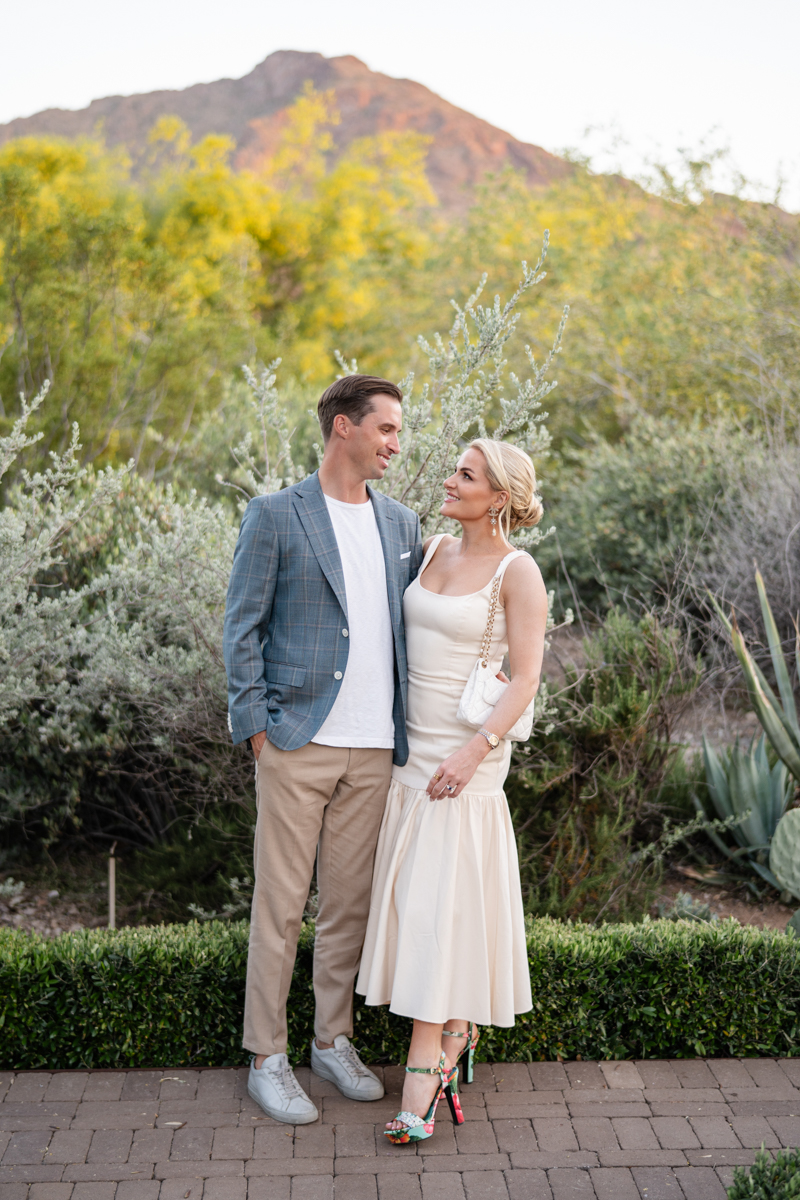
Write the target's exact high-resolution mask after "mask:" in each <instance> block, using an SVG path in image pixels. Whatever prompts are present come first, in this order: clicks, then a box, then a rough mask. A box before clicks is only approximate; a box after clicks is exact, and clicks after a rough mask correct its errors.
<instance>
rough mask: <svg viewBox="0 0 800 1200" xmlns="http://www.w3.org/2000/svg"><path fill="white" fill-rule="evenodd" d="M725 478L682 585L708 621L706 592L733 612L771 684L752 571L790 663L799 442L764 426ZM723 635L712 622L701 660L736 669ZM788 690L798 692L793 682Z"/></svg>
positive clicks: (799, 572) (799, 589) (797, 581)
mask: <svg viewBox="0 0 800 1200" xmlns="http://www.w3.org/2000/svg"><path fill="white" fill-rule="evenodd" d="M727 473H728V479H727V484H726V501H725V504H724V508H723V509H722V510H721V511H720V515H719V519H717V520H714V521H711V522H709V526H708V531H707V534H706V538H705V543H704V546H703V553H702V555H700V556H698V558H697V560H696V561H695V562H693V563H691V565H689V564H687V571H686V576H687V582H688V585H689V588H690V589H691V593H692V596H693V597H694V599H695V602H696V605H697V607H698V609H700V610H701V611H704V612H705V613H708V614H709V615H710V616H711V614H710V610H709V607H708V605H707V597H706V591H710V592H712V593H713V594H714V595H715V596H716V597H717V599H718V600H719V602H720V603H721V604H722V605H723V606H724V608H725V610H726V612H729V611H730V608H731V607H732V608H733V609H734V610H735V612H736V617H737V621H738V623H739V625H740V627H741V628H742V631H743V633H744V634H745V635H746V637H747V640H748V644H749V645H750V646H751V648H752V649H753V652H754V656H755V657H756V659H757V661H758V662H759V665H760V666H761V667H762V669H764V670H765V671H766V672H767V673H768V675H769V676H770V677H772V674H771V667H770V663H769V652H768V648H767V646H766V643H765V641H764V638H763V622H762V616H761V605H760V602H759V598H758V587H757V584H756V578H755V573H754V570H753V567H754V564H755V565H756V566H757V567H758V568H759V570H760V571H761V575H762V577H763V580H764V586H765V590H766V593H767V595H768V596H769V598H770V604H771V606H772V611H773V614H774V617H775V622H776V625H777V628H778V633H779V636H780V639H781V641H782V643H783V645H784V648H785V651H786V654H787V656H788V657H789V658H790V659H791V658H792V657H793V650H794V641H795V627H794V618H795V617H796V616H797V612H798V606H800V436H798V434H797V432H796V431H793V430H792V429H791V428H790V427H788V426H787V425H786V424H783V423H775V422H773V423H765V425H764V426H763V434H762V436H760V437H758V438H751V439H749V440H748V441H747V442H746V443H743V444H742V446H741V453H740V454H739V455H738V456H737V458H736V460H735V461H731V462H730V464H729V467H728V472H727ZM720 632H721V630H720V626H719V624H718V623H717V621H716V620H714V619H713V618H712V621H711V623H710V626H709V627H707V634H708V637H707V643H706V653H707V655H708V657H709V660H710V662H713V663H716V664H719V665H720V666H722V667H723V668H725V667H731V668H734V663H735V661H736V660H735V658H734V657H733V654H732V652H731V650H730V642H729V639H728V638H727V636H722V637H720V636H719V635H720ZM734 670H735V668H734ZM735 673H736V674H738V671H735ZM793 682H794V685H795V688H796V687H797V683H798V680H797V678H796V677H795V678H794V681H793Z"/></svg>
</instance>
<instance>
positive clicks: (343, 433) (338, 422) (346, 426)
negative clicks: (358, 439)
mask: <svg viewBox="0 0 800 1200" xmlns="http://www.w3.org/2000/svg"><path fill="white" fill-rule="evenodd" d="M331 432H332V433H337V434H338V435H339V437H341V438H346V437H347V436H348V435H349V433H350V422H349V421H348V419H347V417H346V416H345V415H344V413H337V414H336V416H335V417H334V418H333V428H332V430H331Z"/></svg>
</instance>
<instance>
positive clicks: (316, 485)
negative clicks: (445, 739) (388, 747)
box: [223, 472, 422, 766]
mask: <svg viewBox="0 0 800 1200" xmlns="http://www.w3.org/2000/svg"><path fill="white" fill-rule="evenodd" d="M367 490H368V492H369V495H370V499H371V500H372V503H373V506H374V510H375V519H376V521H377V525H378V531H379V533H380V538H381V543H382V545H383V557H384V560H385V562H386V589H387V592H388V596H389V612H390V614H391V618H392V629H393V631H394V710H393V716H394V729H395V735H394V736H395V740H394V747H395V749H394V761H395V762H396V763H397V764H398V765H400V766H402V765H403V763H405V762H406V760H407V758H408V741H407V739H406V696H407V690H408V670H407V664H406V643H405V635H404V630H403V593H404V592H405V590H406V588H407V587H408V585H409V584H410V583H411V581H412V579H414V578H415V576H416V574H417V572H418V571H419V568H420V564H421V562H422V537H421V534H420V526H419V518H418V517H417V515H416V514H415V513H413V512H412V511H411V509H409V508H406V507H405V505H403V504H398V503H397V501H396V500H390V499H389V498H388V496H384V495H382V494H381V493H380V492H374V491H373V490H372V489H371V488H368V489H367ZM346 629H347V597H346V596H345V591H344V575H343V573H342V561H341V558H340V557H339V548H338V546H337V545H336V538H335V536H334V532H333V526H332V525H331V520H330V517H329V515H328V508H327V505H326V504H325V497H324V496H323V494H322V488H321V487H320V482H319V476H318V475H317V473H316V472H315V473H314V474H313V475H309V477H308V478H307V479H304V480H303V482H302V483H296V484H294V485H293V486H292V487H288V488H285V489H284V490H283V491H280V492H275V493H274V494H273V495H271V496H257V497H256V498H255V499H253V500H251V501H250V503H249V504H248V506H247V508H246V509H245V512H244V516H243V517H242V524H241V528H240V530H239V539H238V541H237V543H236V550H235V553H234V556H233V569H232V571H231V579H230V584H229V585H228V599H227V603H226V606H225V628H224V634H223V649H224V653H225V668H226V670H227V672H228V712H229V723H230V728H231V732H232V733H233V740H234V742H242V741H244V740H245V739H246V738H249V737H252V735H253V734H254V733H260V732H262V730H266V734H267V737H268V738H269V740H270V741H271V742H272V743H273V745H275V746H277V747H278V748H279V749H281V750H298V749H299V748H300V747H301V746H305V745H306V743H307V742H310V741H311V739H312V738H313V737H314V735H315V734H316V733H317V732H318V731H319V729H320V728H321V726H322V723H323V722H324V720H325V718H326V717H327V715H328V713H329V712H330V710H331V708H332V707H333V702H334V700H335V699H336V697H337V695H338V694H339V688H340V687H341V683H342V677H343V676H344V672H345V668H346V666H347V655H348V650H349V639H348V637H347V636H346V635H345V633H344V631H345V630H346ZM337 676H338V678H337ZM353 732H354V734H357V733H358V731H357V730H354V731H353Z"/></svg>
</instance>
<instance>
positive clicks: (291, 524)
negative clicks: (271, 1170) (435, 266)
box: [224, 375, 422, 1125]
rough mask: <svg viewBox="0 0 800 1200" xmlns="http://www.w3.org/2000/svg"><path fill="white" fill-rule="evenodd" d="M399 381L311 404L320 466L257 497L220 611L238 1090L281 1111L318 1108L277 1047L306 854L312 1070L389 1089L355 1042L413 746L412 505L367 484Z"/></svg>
mask: <svg viewBox="0 0 800 1200" xmlns="http://www.w3.org/2000/svg"><path fill="white" fill-rule="evenodd" d="M402 398H403V396H402V392H401V391H400V389H399V388H398V387H396V386H395V385H394V384H392V383H388V382H387V381H386V380H385V379H376V378H374V377H373V376H370V375H349V376H346V377H345V378H344V379H339V380H337V382H336V383H334V384H332V385H331V386H330V387H329V388H328V389H327V391H325V392H324V393H323V395H322V397H321V399H320V401H319V406H318V414H319V421H320V426H321V428H322V436H323V440H324V443H325V451H324V455H323V459H322V463H321V465H320V468H319V471H317V472H315V473H314V474H313V475H311V476H309V478H308V479H305V480H304V481H303V482H302V483H298V484H294V485H293V486H292V487H288V488H286V489H284V490H283V491H281V492H277V493H275V494H274V495H272V496H259V497H257V498H256V499H254V500H251V501H250V503H249V504H248V506H247V509H246V510H245V514H244V517H243V518H242V525H241V529H240V532H239V540H238V542H237V545H236V552H235V554H234V559H233V570H232V573H231V580H230V585H229V588H228V600H227V606H226V612H225V633H224V649H225V665H226V668H227V672H228V695H229V713H230V723H231V729H232V732H233V740H234V742H242V741H245V740H246V739H249V740H250V744H251V746H252V749H253V754H254V755H255V760H256V805H257V809H258V817H257V822H256V834H255V849H254V863H255V888H254V892H253V908H252V917H251V925H250V946H249V953H248V963H247V990H246V996H245V1013H244V1039H243V1043H244V1046H245V1047H246V1048H247V1049H248V1050H251V1051H252V1052H253V1054H254V1056H255V1057H254V1058H253V1060H252V1061H251V1064H250V1077H249V1081H248V1091H249V1093H250V1095H251V1096H252V1097H253V1099H254V1100H256V1101H257V1102H258V1103H259V1104H260V1105H261V1107H262V1108H263V1109H264V1111H265V1112H266V1113H267V1114H268V1115H269V1116H271V1117H273V1118H274V1119H275V1120H278V1121H285V1122H287V1123H289V1124H293V1125H294V1124H305V1123H307V1122H310V1121H314V1120H316V1119H317V1115H318V1114H317V1110H316V1108H315V1106H314V1104H313V1103H312V1101H311V1100H310V1099H309V1098H308V1096H307V1095H306V1094H305V1092H304V1091H303V1090H302V1088H301V1087H300V1085H299V1084H298V1082H297V1080H296V1079H295V1077H294V1074H293V1072H292V1069H291V1067H290V1065H289V1060H288V1058H287V1056H286V1045H287V1022H286V1000H287V996H288V993H289V985H290V983H291V980H292V971H293V969H294V961H295V953H296V948H297V937H298V933H299V930H300V925H301V922H302V916H303V909H304V906H305V902H306V898H307V895H308V889H309V885H310V883H311V876H312V872H313V869H314V860H315V858H316V862H317V883H318V886H319V915H318V918H317V927H316V928H317V933H316V944H315V948H314V996H315V1003H316V1013H315V1026H314V1028H315V1034H316V1037H315V1038H314V1039H313V1040H312V1043H311V1067H312V1070H313V1071H314V1072H315V1073H316V1074H317V1075H320V1076H322V1078H324V1079H329V1080H331V1081H332V1082H333V1083H335V1084H336V1085H337V1087H338V1088H339V1089H340V1091H341V1092H342V1093H343V1094H344V1095H345V1096H348V1097H349V1098H350V1099H355V1100H377V1099H380V1097H381V1096H382V1095H383V1087H382V1085H381V1083H380V1081H379V1080H378V1079H377V1078H376V1076H375V1075H374V1074H373V1073H372V1072H371V1071H369V1070H367V1068H366V1067H365V1066H364V1064H363V1063H362V1062H361V1060H360V1059H359V1057H358V1055H357V1053H356V1051H355V1049H354V1047H353V1046H352V1045H351V1044H350V1040H349V1039H350V1037H351V1036H352V1032H353V1029H352V1021H353V983H354V980H355V976H356V971H357V969H358V964H359V960H360V957H361V948H362V944H363V940H364V932H365V928H366V922H367V916H368V913H369V898H370V887H371V883H372V867H373V859H374V854H375V846H376V843H377V839H378V831H379V828H380V823H381V817H382V814H383V809H384V804H385V801H386V796H387V793H388V790H389V782H390V778H391V769H392V760H393V759H394V762H396V763H398V764H402V763H404V762H405V761H406V759H407V757H408V746H407V742H406V733H405V705H406V688H407V676H406V652H405V642H404V636H403V615H402V599H403V592H404V591H405V589H406V587H407V586H408V584H409V583H410V582H411V580H412V579H413V578H414V577H415V575H416V573H417V571H418V570H419V566H420V563H421V561H422V543H421V537H420V527H419V519H418V518H417V517H416V515H415V514H414V513H413V512H411V511H410V509H407V508H405V507H404V506H403V505H402V504H398V503H397V502H396V501H394V500H389V499H388V498H387V497H386V496H383V495H381V494H380V493H379V492H374V491H373V490H372V489H371V488H370V487H368V486H367V480H372V479H382V478H383V475H384V473H385V471H386V468H387V467H388V465H389V462H390V460H391V458H392V456H393V455H395V454H397V453H399V450H400V445H399V442H398V435H399V433H400V429H401V426H402V407H401V402H402Z"/></svg>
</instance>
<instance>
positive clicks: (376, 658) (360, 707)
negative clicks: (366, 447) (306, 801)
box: [311, 496, 394, 750]
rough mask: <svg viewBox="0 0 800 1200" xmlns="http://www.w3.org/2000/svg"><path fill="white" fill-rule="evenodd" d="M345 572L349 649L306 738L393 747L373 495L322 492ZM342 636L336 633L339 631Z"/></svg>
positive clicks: (390, 656) (388, 621)
mask: <svg viewBox="0 0 800 1200" xmlns="http://www.w3.org/2000/svg"><path fill="white" fill-rule="evenodd" d="M325 503H326V504H327V506H328V513H329V514H330V518H331V524H332V525H333V532H334V535H335V537H336V544H337V545H338V547H339V556H340V558H341V560H342V571H343V573H344V590H345V595H346V596H347V613H348V616H347V623H346V625H344V624H343V626H342V628H343V629H344V628H346V629H347V636H348V639H349V647H350V649H349V652H348V656H347V669H346V670H345V673H344V679H343V680H342V682H341V686H340V688H339V695H338V696H337V697H336V700H335V701H334V704H333V708H332V709H331V711H330V712H329V713H328V716H327V718H326V719H325V722H324V724H323V725H322V728H321V729H320V730H319V732H318V733H317V734H316V736H315V737H313V738H312V739H311V740H312V741H314V742H318V743H319V745H321V746H352V747H371V748H376V747H377V748H385V749H390V750H391V749H393V748H394V720H393V718H392V708H393V705H394V635H393V633H392V618H391V615H390V613H389V598H388V596H387V594H386V564H385V562H384V558H383V545H382V544H381V537H380V534H379V532H378V524H377V522H376V520H375V512H374V510H373V507H372V501H371V500H370V501H368V502H367V503H366V504H345V503H344V502H343V501H342V500H333V499H332V498H331V497H330V496H326V497H325ZM340 636H341V635H340Z"/></svg>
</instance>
